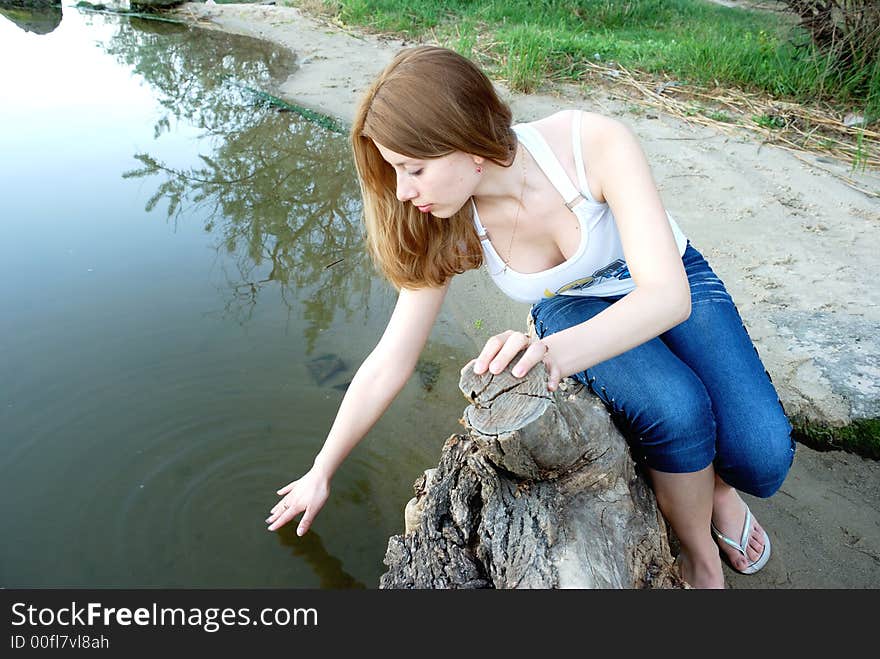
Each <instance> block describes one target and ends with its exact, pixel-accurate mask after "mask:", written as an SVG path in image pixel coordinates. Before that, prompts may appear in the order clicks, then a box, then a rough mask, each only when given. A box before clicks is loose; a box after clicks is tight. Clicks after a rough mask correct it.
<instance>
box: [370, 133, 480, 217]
mask: <svg viewBox="0 0 880 659" xmlns="http://www.w3.org/2000/svg"><path fill="white" fill-rule="evenodd" d="M373 144H375V145H376V148H377V149H379V153H381V154H382V157H383V158H384V159H385V161H386V162H388V164H390V165H391V167H393V168H394V173H395V174H396V176H397V198H398V199H399V200H400V201H402V202H405V203H412V204H413V206H415V207H416V208H418V209H419V210H420V211H422V212H423V213H431V214H432V215H434V216H435V217H452V215H454V214H455V213H456V212H457V211H458V210H459V209H460V208H461V207H462V206H464V204H465V203H466V202H467V200H468V199H470V198H471V195H472V194H473V192H474V188H475V187H476V185H477V182H478V181H479V174H478V173H477V170H476V167H477V165H478V164H479V163H480V162H482V160H483V159H482V158H479V157H475V156H471V155H468V154H466V153H462V152H461V151H456V152H453V153H450V154H449V155H446V156H442V157H440V158H425V159H417V158H409V157H407V156H404V155H401V154H399V153H395V152H394V151H392V150H391V149H387V148H385V147H384V146H382V145H381V144H379V143H378V142H376V141H375V140H373ZM478 161H479V162H478Z"/></svg>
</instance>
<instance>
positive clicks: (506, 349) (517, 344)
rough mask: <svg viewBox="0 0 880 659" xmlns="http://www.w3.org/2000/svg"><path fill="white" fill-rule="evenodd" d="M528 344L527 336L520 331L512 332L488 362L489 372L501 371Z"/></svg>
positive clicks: (496, 372)
mask: <svg viewBox="0 0 880 659" xmlns="http://www.w3.org/2000/svg"><path fill="white" fill-rule="evenodd" d="M528 344H529V337H527V336H526V335H525V334H523V333H522V332H512V333H511V334H510V336H508V337H507V341H505V342H504V346H503V347H502V348H501V350H499V351H498V354H497V355H495V358H494V359H493V360H492V361H491V362H489V372H490V373H494V374H495V375H497V374H498V373H501V371H503V370H504V369H505V368H507V365H508V364H509V363H510V360H512V359H513V358H514V357H516V356H517V354H519V353H520V352H521V351H522V349H523V348H525V347H526V346H527V345H528Z"/></svg>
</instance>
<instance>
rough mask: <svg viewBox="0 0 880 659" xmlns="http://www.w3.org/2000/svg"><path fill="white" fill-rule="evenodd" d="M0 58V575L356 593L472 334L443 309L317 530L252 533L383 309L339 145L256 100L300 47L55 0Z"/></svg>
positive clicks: (13, 28) (318, 438) (316, 443)
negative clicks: (51, 23) (416, 368)
mask: <svg viewBox="0 0 880 659" xmlns="http://www.w3.org/2000/svg"><path fill="white" fill-rule="evenodd" d="M0 62H2V63H3V64H2V65H0V66H2V68H0V227H2V237H0V282H2V286H0V309H2V314H0V373H2V377H0V451H2V453H0V517H2V523H3V528H4V533H3V535H4V542H3V545H2V549H0V586H4V587H26V586H34V587H42V586H68V587H148V586H149V587H153V586H157V587H267V586H270V587H332V588H348V587H370V588H372V587H375V586H376V585H377V581H378V577H379V575H380V574H381V573H382V572H383V571H384V566H383V565H382V564H381V559H382V556H383V555H384V552H385V548H386V545H387V539H388V536H390V535H392V534H395V533H400V532H402V525H403V507H404V505H405V503H406V501H407V499H409V497H411V496H412V489H411V484H412V481H413V480H414V479H415V478H416V477H417V476H418V475H419V474H420V473H421V471H422V470H424V469H426V468H428V467H431V466H434V465H435V464H436V461H437V458H438V456H439V453H440V448H441V446H442V443H443V441H444V440H445V439H446V437H448V436H449V434H450V433H452V432H456V431H457V430H458V429H459V426H458V423H457V421H458V418H459V416H460V414H461V411H462V409H463V407H464V403H465V401H464V399H463V398H461V395H460V394H459V393H458V391H457V387H456V384H457V381H458V371H459V368H460V367H461V365H463V364H464V363H465V362H466V361H467V360H468V359H470V358H471V357H473V356H474V354H473V353H474V347H473V344H472V343H470V341H469V340H468V339H466V338H465V337H463V336H462V335H461V334H460V332H458V331H457V330H456V327H455V323H454V322H453V321H452V320H451V319H450V318H448V317H447V316H446V315H443V316H441V318H440V320H439V322H438V324H437V326H436V327H435V329H434V332H433V333H432V335H431V339H430V341H429V343H428V346H427V347H426V349H425V352H424V354H423V362H422V365H423V367H424V368H422V373H423V376H424V377H423V376H420V375H418V374H417V375H415V376H414V377H413V378H412V379H411V381H410V382H409V384H408V385H407V387H406V388H405V390H404V391H403V392H402V394H401V395H400V397H399V398H398V400H397V401H396V402H395V403H394V405H393V406H392V408H391V409H390V410H389V412H388V413H387V414H386V416H385V417H384V418H383V419H382V420H381V421H380V422H379V424H377V426H376V427H375V429H374V430H373V431H372V432H371V433H370V435H368V437H367V438H366V439H365V440H364V441H363V442H362V443H361V444H360V446H359V447H358V448H357V449H356V450H355V451H354V453H353V454H352V455H351V456H350V457H349V459H348V460H347V461H346V463H345V464H344V465H343V467H342V469H341V470H340V471H339V472H338V474H337V477H336V478H335V480H334V482H333V491H332V494H331V499H330V501H329V502H328V503H327V505H326V506H325V509H324V511H323V512H322V513H321V515H320V516H319V518H318V520H317V522H316V523H315V526H314V527H313V529H314V530H313V532H311V533H309V534H308V535H307V536H305V537H304V538H297V537H296V536H295V534H294V533H293V528H289V527H288V528H286V529H284V530H283V532H280V533H277V534H273V533H269V532H267V531H266V530H265V529H266V525H265V523H264V522H263V520H264V519H265V517H266V515H267V513H268V510H269V508H270V507H271V506H272V505H273V504H274V503H275V502H276V501H277V497H276V496H275V495H274V491H275V490H276V489H277V488H278V487H280V486H281V485H283V484H286V483H287V482H289V481H290V480H292V479H294V478H296V477H298V476H299V475H301V473H302V472H303V471H304V470H306V469H307V468H308V467H309V466H310V464H311V461H312V459H313V457H314V455H315V453H316V452H317V451H318V449H319V448H320V446H321V444H322V443H323V440H324V437H325V436H326V433H327V431H328V430H329V428H330V424H331V423H332V421H333V418H334V415H335V412H336V409H337V407H338V405H339V403H340V401H341V399H342V395H343V391H344V387H345V384H346V383H347V382H348V381H349V380H350V379H351V377H352V375H353V373H354V370H355V369H356V367H357V366H358V364H359V363H360V360H362V359H363V357H364V356H365V355H366V354H367V353H368V352H369V350H370V349H371V348H372V347H373V346H374V345H375V343H376V341H377V340H378V338H379V337H380V336H381V333H382V331H383V329H384V325H385V322H386V321H387V319H388V317H389V315H390V313H391V310H392V308H393V305H394V301H395V299H396V295H395V293H394V292H393V290H392V289H391V288H390V287H389V286H388V285H387V284H385V283H384V282H382V281H380V280H379V279H377V277H376V276H375V274H374V272H373V270H372V268H371V266H370V264H369V262H368V260H367V259H366V257H365V254H364V248H363V241H362V236H361V228H360V213H361V207H360V198H359V194H358V188H357V182H356V178H355V174H354V169H353V165H352V162H351V158H350V155H349V150H348V144H347V140H346V137H345V135H343V134H340V133H338V132H335V131H334V130H333V129H332V126H328V125H326V124H324V123H322V122H319V121H315V120H313V119H309V118H305V117H303V116H302V115H300V114H298V113H297V112H291V111H282V109H281V108H279V107H277V106H275V105H272V104H271V103H267V102H266V100H265V96H263V95H261V94H259V93H255V90H262V91H264V92H270V93H271V92H273V91H274V90H275V88H276V87H277V85H278V84H279V83H280V82H282V81H283V80H284V79H285V78H286V77H287V75H289V74H290V73H291V72H293V71H294V70H295V68H296V63H295V58H294V56H293V55H292V54H291V53H289V52H287V51H284V50H281V49H278V48H275V47H273V46H269V45H267V44H264V43H261V42H258V41H255V40H252V39H247V38H243V37H233V36H229V35H224V34H221V33H218V32H213V31H204V30H196V29H192V28H187V27H184V26H180V25H175V24H169V23H160V22H157V21H145V20H141V19H126V18H120V17H118V16H110V15H106V14H95V13H86V12H80V11H77V10H75V9H73V8H71V7H64V9H63V19H62V20H61V21H60V22H59V23H58V25H57V26H56V27H55V28H54V29H51V30H49V31H45V30H43V31H42V32H40V31H27V30H25V29H23V28H22V27H20V26H18V25H16V24H15V23H13V22H12V21H10V20H8V19H7V18H4V17H0ZM321 367H324V368H323V371H322V369H321ZM435 378H436V380H435Z"/></svg>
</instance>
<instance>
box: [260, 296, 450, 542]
mask: <svg viewBox="0 0 880 659" xmlns="http://www.w3.org/2000/svg"><path fill="white" fill-rule="evenodd" d="M448 288H449V283H448V282H447V284H446V285H445V286H442V287H438V288H423V289H419V290H410V289H401V291H400V295H399V296H398V298H397V304H396V305H395V307H394V312H393V313H392V314H391V319H390V320H389V321H388V326H387V327H386V329H385V332H384V333H383V335H382V338H381V339H380V340H379V343H378V344H377V345H376V347H375V348H374V349H373V351H372V352H371V353H370V354H369V356H368V357H367V358H366V359H365V360H364V362H363V364H361V366H360V368H358V370H357V373H355V376H354V378H353V379H352V381H351V384H350V385H349V386H348V390H347V391H346V393H345V396H344V397H343V399H342V403H341V404H340V406H339V411H338V412H337V413H336V419H335V421H334V422H333V425H332V427H331V428H330V432H329V433H328V435H327V439H326V440H325V441H324V446H323V447H322V448H321V450H320V451H319V452H318V455H317V456H316V457H315V461H314V464H313V466H312V468H311V469H310V470H309V471H308V472H307V473H306V474H305V475H303V476H302V477H301V478H300V479H298V480H296V481H293V482H291V483H289V484H288V485H286V486H285V487H283V488H281V489H280V490H278V492H277V494H279V495H281V496H282V499H281V501H279V502H278V503H277V504H276V505H275V506H274V507H273V508H272V510H271V511H270V515H269V517H268V519H266V522H267V523H268V524H269V530H270V531H275V530H276V529H278V528H280V527H282V526H284V525H285V524H287V522H289V521H290V520H291V519H293V518H294V517H296V516H297V515H298V514H299V513H301V512H304V515H303V517H302V520H301V521H300V523H299V526H298V528H297V534H298V535H303V534H304V533H305V532H306V531H308V529H309V527H310V526H311V524H312V521H313V520H314V518H315V516H316V515H317V514H318V511H320V509H321V508H322V507H323V505H324V503H325V502H326V500H327V497H328V496H329V494H330V480H331V478H332V477H333V474H334V473H335V472H336V470H337V469H338V468H339V465H340V464H342V462H343V460H345V458H346V456H348V454H349V453H350V452H351V451H352V449H354V447H355V446H357V444H358V442H360V441H361V439H363V438H364V436H366V434H367V433H368V432H369V431H370V429H371V428H372V427H373V425H375V423H376V422H377V421H378V420H379V418H380V417H381V416H382V414H383V413H384V412H385V410H386V409H388V407H389V406H390V405H391V403H392V401H393V400H394V399H395V397H396V396H397V394H398V393H400V390H401V389H403V387H404V385H405V384H406V382H407V380H408V379H409V378H410V376H411V375H412V373H413V371H414V370H415V365H416V362H417V360H418V358H419V355H420V354H421V351H422V348H424V346H425V343H426V342H427V340H428V335H429V334H430V333H431V328H432V327H433V325H434V321H435V320H436V319H437V315H438V314H439V312H440V307H441V306H442V304H443V300H444V298H445V296H446V291H447V290H448Z"/></svg>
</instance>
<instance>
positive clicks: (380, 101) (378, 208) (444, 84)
mask: <svg viewBox="0 0 880 659" xmlns="http://www.w3.org/2000/svg"><path fill="white" fill-rule="evenodd" d="M511 119H512V115H511V112H510V108H509V107H508V106H507V104H506V103H504V102H503V101H501V99H499V98H498V95H497V94H496V93H495V89H494V87H493V86H492V83H491V82H490V80H489V79H488V78H487V77H486V75H485V74H484V73H483V72H482V71H481V70H480V69H479V68H478V67H477V66H476V65H475V64H474V63H473V62H471V61H470V60H468V59H467V58H465V57H463V56H461V55H459V54H458V53H456V52H455V51H453V50H448V49H446V48H439V47H436V46H417V47H414V48H407V49H404V50H402V51H400V52H399V53H397V55H396V56H395V57H394V59H393V60H392V61H391V63H390V64H389V65H388V66H387V67H386V68H385V70H384V71H382V73H381V74H379V76H378V77H377V78H376V80H375V81H374V82H373V83H372V85H370V87H369V89H368V90H367V91H366V93H365V94H364V96H363V97H362V99H361V102H360V105H359V106H358V109H357V114H356V115H355V120H354V125H353V126H352V129H351V142H352V148H353V150H354V160H355V165H356V167H357V173H358V178H359V181H360V185H361V193H362V195H363V200H364V223H365V227H366V238H367V246H368V249H369V252H370V255H371V256H372V258H373V261H374V262H375V264H376V266H377V267H378V269H379V271H380V272H382V274H384V275H385V277H386V278H387V279H388V280H389V281H390V282H391V283H392V284H393V285H394V287H395V288H397V289H400V288H401V287H406V288H423V287H425V286H441V285H443V284H444V283H445V282H446V281H447V279H449V278H450V277H451V276H453V275H455V274H459V273H462V272H465V271H466V270H470V269H473V268H478V267H479V266H480V265H482V263H483V253H482V250H481V248H480V241H479V238H477V232H476V230H475V228H474V225H473V211H472V209H471V205H470V204H465V205H464V206H463V207H462V208H461V209H460V210H459V211H458V212H456V213H455V214H454V215H453V216H451V217H450V218H448V219H445V218H435V217H433V216H432V215H430V214H425V213H422V212H420V211H419V210H418V209H417V208H415V207H414V206H413V205H412V204H410V203H407V202H401V201H400V200H399V199H397V194H396V186H397V184H396V177H395V173H394V168H393V167H392V166H391V165H390V164H388V163H387V162H386V161H385V160H384V159H383V158H382V156H381V154H380V153H379V150H378V149H377V148H376V145H375V144H374V143H373V140H376V142H378V143H379V144H381V145H382V146H384V147H387V148H389V149H391V150H392V151H394V152H396V153H400V154H402V155H405V156H407V157H409V158H417V159H426V158H439V157H442V156H445V155H447V154H450V153H453V152H455V151H462V152H464V153H469V154H473V155H478V156H482V157H484V158H486V159H487V160H490V161H492V162H495V163H497V164H498V165H501V166H503V167H507V166H509V165H510V164H511V163H512V161H513V155H514V153H515V152H516V135H515V133H514V132H513V130H512V129H511Z"/></svg>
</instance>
